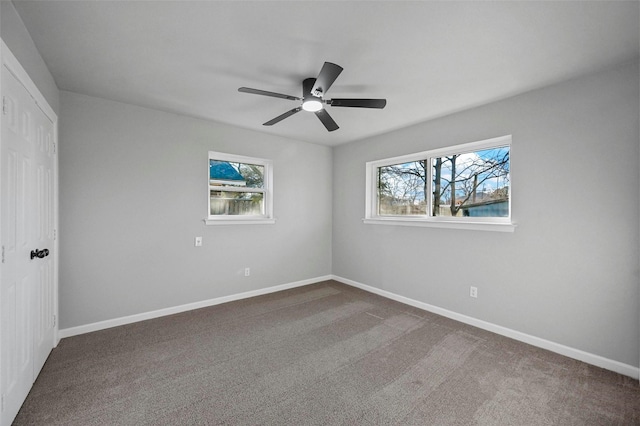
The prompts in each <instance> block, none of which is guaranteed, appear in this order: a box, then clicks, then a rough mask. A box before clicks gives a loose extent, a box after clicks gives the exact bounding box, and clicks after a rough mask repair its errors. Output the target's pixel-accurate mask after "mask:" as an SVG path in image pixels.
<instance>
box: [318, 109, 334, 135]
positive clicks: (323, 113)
mask: <svg viewBox="0 0 640 426" xmlns="http://www.w3.org/2000/svg"><path fill="white" fill-rule="evenodd" d="M315 114H316V116H317V117H318V118H319V119H320V121H322V124H324V127H326V128H327V130H328V131H330V132H333V131H334V130H338V129H339V127H338V124H337V123H336V122H335V121H333V118H331V116H330V115H329V113H328V112H327V110H326V109H321V110H320V111H316V113H315Z"/></svg>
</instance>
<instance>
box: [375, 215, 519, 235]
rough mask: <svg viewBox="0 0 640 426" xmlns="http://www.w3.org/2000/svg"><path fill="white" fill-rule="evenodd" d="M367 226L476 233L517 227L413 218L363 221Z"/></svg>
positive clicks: (508, 224) (503, 224)
mask: <svg viewBox="0 0 640 426" xmlns="http://www.w3.org/2000/svg"><path fill="white" fill-rule="evenodd" d="M362 222H363V223H365V224H367V225H396V226H422V227H425V228H449V229H469V230H474V231H497V232H513V231H515V229H516V225H515V224H513V223H484V222H455V221H444V220H438V221H435V220H434V221H430V220H425V219H413V218H409V217H407V218H402V219H400V218H396V217H391V218H382V217H378V218H375V219H362Z"/></svg>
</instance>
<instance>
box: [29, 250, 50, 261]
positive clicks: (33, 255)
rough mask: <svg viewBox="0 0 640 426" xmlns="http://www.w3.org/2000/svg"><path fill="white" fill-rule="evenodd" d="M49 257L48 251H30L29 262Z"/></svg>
mask: <svg viewBox="0 0 640 426" xmlns="http://www.w3.org/2000/svg"><path fill="white" fill-rule="evenodd" d="M47 256H49V249H43V250H38V249H35V250H31V260H33V259H34V258H36V257H37V258H39V259H43V258H45V257H47Z"/></svg>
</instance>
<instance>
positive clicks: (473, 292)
mask: <svg viewBox="0 0 640 426" xmlns="http://www.w3.org/2000/svg"><path fill="white" fill-rule="evenodd" d="M469 296H470V297H475V298H477V297H478V287H469Z"/></svg>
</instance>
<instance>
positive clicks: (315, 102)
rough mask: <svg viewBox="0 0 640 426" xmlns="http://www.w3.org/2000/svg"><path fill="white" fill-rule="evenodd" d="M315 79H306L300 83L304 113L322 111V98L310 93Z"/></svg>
mask: <svg viewBox="0 0 640 426" xmlns="http://www.w3.org/2000/svg"><path fill="white" fill-rule="evenodd" d="M315 82H316V79H315V78H307V79H305V80H304V81H303V82H302V109H304V110H305V111H311V112H315V111H319V110H321V109H322V98H321V97H319V96H315V95H314V94H312V93H311V90H312V89H313V85H314V84H315Z"/></svg>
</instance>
